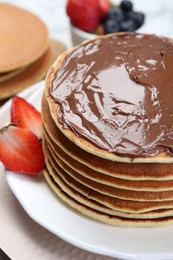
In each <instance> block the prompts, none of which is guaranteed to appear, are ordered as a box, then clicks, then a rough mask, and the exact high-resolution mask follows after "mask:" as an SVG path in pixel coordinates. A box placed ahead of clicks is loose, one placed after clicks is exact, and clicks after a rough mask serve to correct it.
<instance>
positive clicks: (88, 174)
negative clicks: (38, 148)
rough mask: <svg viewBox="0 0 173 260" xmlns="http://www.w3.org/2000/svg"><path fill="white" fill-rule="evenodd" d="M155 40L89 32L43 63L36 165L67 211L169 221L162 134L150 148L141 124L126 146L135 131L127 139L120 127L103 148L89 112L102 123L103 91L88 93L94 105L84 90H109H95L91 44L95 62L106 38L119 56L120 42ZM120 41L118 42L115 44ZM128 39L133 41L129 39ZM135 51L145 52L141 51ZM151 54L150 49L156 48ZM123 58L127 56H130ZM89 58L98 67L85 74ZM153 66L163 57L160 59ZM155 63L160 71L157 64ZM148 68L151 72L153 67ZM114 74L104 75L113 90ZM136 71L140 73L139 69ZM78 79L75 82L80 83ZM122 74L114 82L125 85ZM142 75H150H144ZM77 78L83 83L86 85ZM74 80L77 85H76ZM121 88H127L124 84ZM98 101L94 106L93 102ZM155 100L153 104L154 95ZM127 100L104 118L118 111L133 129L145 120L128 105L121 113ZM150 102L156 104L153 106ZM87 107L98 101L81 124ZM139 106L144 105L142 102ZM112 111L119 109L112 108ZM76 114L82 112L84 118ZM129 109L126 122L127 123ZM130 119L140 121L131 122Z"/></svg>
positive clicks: (133, 222)
mask: <svg viewBox="0 0 173 260" xmlns="http://www.w3.org/2000/svg"><path fill="white" fill-rule="evenodd" d="M153 37H154V38H153ZM134 39H135V40H134ZM136 39H137V40H136ZM153 39H154V40H153ZM158 39H159V41H160V38H157V37H155V36H146V35H139V34H133V33H132V34H131V33H127V34H126V33H124V34H117V35H110V36H104V37H100V38H96V39H93V40H90V41H87V42H85V43H84V44H83V45H81V46H78V47H75V48H73V49H71V50H68V51H67V52H64V53H62V54H61V55H60V56H59V57H58V58H57V60H56V61H55V63H54V64H53V66H52V67H51V68H50V70H49V73H48V75H47V79H46V86H45V92H44V95H43V99H42V119H43V150H44V154H45V160H46V169H45V170H44V176H45V178H46V180H47V182H48V184H49V185H50V187H51V188H52V189H53V190H54V191H55V193H56V194H57V195H58V197H59V198H60V199H62V200H63V201H64V202H65V203H67V204H68V205H69V206H71V207H72V208H73V209H75V210H77V211H79V212H81V213H83V214H85V215H87V216H89V217H91V218H93V219H96V220H99V221H102V222H105V223H108V224H113V225H120V226H155V225H163V224H167V223H171V222H172V221H173V164H172V162H173V156H172V154H171V151H172V150H171V148H170V147H169V145H168V143H167V142H166V137H164V138H165V139H164V138H163V137H162V138H161V139H160V141H159V142H158V144H157V146H156V144H155V145H153V141H152V142H151V145H150V146H149V145H148V146H147V145H146V139H147V138H148V137H147V132H146V136H144V134H145V131H144V127H143V128H142V129H143V132H142V136H144V138H143V139H140V142H139V143H137V144H136V143H135V141H134V143H135V145H133V146H132V141H131V143H130V141H129V140H132V138H133V135H135V134H136V133H135V134H134V133H133V132H131V133H130V137H129V133H128V134H127V132H123V137H124V135H125V134H126V139H125V138H124V139H122V140H123V141H122V142H124V143H123V145H119V144H117V145H115V146H114V147H113V148H110V149H107V148H105V147H106V145H107V144H105V143H106V141H105V140H106V138H107V132H108V130H107V132H105V131H103V132H102V133H101V136H102V140H103V136H104V137H105V139H104V141H105V142H104V143H103V145H102V143H101V142H100V143H99V141H98V139H97V138H98V136H100V132H101V129H100V132H99V131H98V130H99V129H97V131H96V132H97V133H98V135H96V134H95V132H94V130H95V128H96V126H97V125H96V124H95V122H96V120H95V117H94V116H93V114H94V115H95V116H96V115H98V113H99V112H100V111H101V112H100V114H101V115H102V116H101V117H100V118H101V119H100V121H99V122H103V121H102V119H103V117H105V115H107V114H108V113H109V111H106V112H105V111H103V109H104V102H105V104H107V103H106V102H107V96H106V95H107V94H106V95H105V99H100V100H98V99H95V104H91V103H92V102H91V100H92V97H91V96H90V95H89V92H88V91H89V87H90V88H91V87H92V88H94V91H95V93H96V94H95V93H94V94H93V95H94V97H98V96H97V93H98V92H99V91H101V94H102V95H101V96H102V97H103V95H104V94H105V93H108V95H110V96H111V97H112V95H113V94H112V89H111V88H110V92H109V89H108V90H107V88H105V89H103V88H102V90H100V86H101V84H102V78H101V76H99V75H101V74H99V73H100V71H103V68H102V70H101V69H100V67H101V65H100V64H98V62H97V61H98V60H97V56H96V55H97V54H96V53H97V52H98V49H99V52H98V53H99V54H98V57H99V60H100V62H103V56H104V59H105V57H106V55H104V54H105V53H104V51H105V50H104V49H103V48H104V45H105V46H106V47H108V46H107V44H108V43H107V42H109V44H114V45H116V44H117V46H120V48H121V50H122V48H124V49H123V51H122V53H123V54H122V55H124V53H125V55H127V54H126V49H125V47H124V46H125V45H126V44H127V42H128V44H127V46H128V48H129V42H130V44H131V46H132V48H135V51H136V48H138V46H141V45H142V44H143V42H145V41H146V46H149V48H151V46H152V44H153V46H154V45H155V42H156V43H158V42H157V40H158ZM138 40H139V42H138ZM148 40H149V41H150V40H151V41H152V44H148ZM162 40H163V41H166V42H167V39H161V41H162ZM120 41H121V44H119V42H120ZM122 41H123V42H122ZM136 41H137V43H138V44H136ZM117 42H118V43H117ZM123 44H124V45H123ZM140 44H141V45H140ZM164 44H165V42H164ZM171 44H172V43H170V46H171V47H172V48H171V55H172V51H173V46H172V45H171ZM156 45H158V44H156ZM168 45H169V44H168ZM100 46H101V47H100ZM112 46H113V45H112ZM170 46H169V47H170ZM117 48H119V47H117ZM142 48H143V47H142ZM146 48H148V47H146ZM106 49H108V48H106ZM112 49H113V48H112ZM151 49H152V53H154V49H153V47H152V48H151ZM161 49H162V50H163V49H164V48H162V46H161ZM150 51H151V50H150ZM164 51H165V53H167V47H165V49H164ZM109 52H110V53H111V54H110V57H111V56H113V55H114V54H113V51H112V50H111V49H110V48H109ZM119 53H120V49H118V51H117V56H115V57H118V58H117V60H118V62H119V60H120V56H119V55H118V54H119ZM143 53H145V54H147V55H148V52H147V51H146V49H145V52H143ZM143 53H142V54H141V50H139V53H138V54H135V55H137V56H138V57H137V58H139V59H140V58H141V57H142V58H141V60H142V64H144V57H143ZM156 53H157V54H158V51H157V52H156ZM90 55H91V60H89V61H88V59H89V58H88V56H90ZM153 55H155V54H153ZM122 57H123V58H122ZM122 57H121V65H122V60H123V62H124V60H125V58H124V57H125V56H122ZM130 57H132V55H131V56H130ZM135 57H136V56H135ZM166 58H167V56H166V55H165V58H164V61H165V60H166ZM128 59H129V58H128ZM155 59H156V57H155ZM93 61H96V63H95V64H97V66H98V67H97V69H96V67H95V68H94V66H95V65H94V66H93V67H92V68H94V69H93V70H92V69H90V68H91V67H90V68H89V70H87V72H86V68H88V67H87V66H88V64H94V63H93ZM90 62H91V63H90ZM109 62H110V60H109V61H108V59H107V60H106V62H104V64H107V63H109ZM112 62H114V60H113V61H112V60H111V62H110V63H111V65H112ZM147 62H148V63H147V64H149V66H148V67H149V68H151V67H152V66H156V65H157V64H156V62H155V60H154V57H153V59H152V60H151V59H147ZM116 64H119V63H116ZM124 64H125V62H124ZM126 64H127V63H126ZM160 64H163V63H162V62H161V63H160ZM165 64H166V65H165V66H163V68H164V69H165V68H166V66H167V63H166V62H165ZM128 65H129V63H128ZM104 66H107V65H104ZM146 66H147V65H146ZM139 67H140V66H139ZM157 67H158V68H159V69H160V67H159V66H157ZM81 68H82V69H81ZM104 68H105V67H104ZM106 68H107V69H108V70H111V68H112V67H111V66H110V64H109V65H108V67H106ZM117 68H118V66H116V67H115V68H114V69H115V70H116V69H117ZM121 68H122V66H121ZM131 68H132V69H131V70H128V72H129V75H130V73H131V72H134V70H133V68H134V67H133V66H132V67H131ZM140 68H141V67H140ZM143 68H144V67H143ZM80 69H81V70H80ZM84 70H85V72H86V74H85V72H84ZM146 70H147V69H146ZM146 70H143V71H146ZM76 71H77V72H76ZM96 71H97V72H98V71H99V73H97V74H96ZM104 71H106V73H107V70H106V69H105V70H104ZM143 71H142V73H143ZM152 71H155V70H154V69H153V67H152ZM78 72H79V73H78ZM120 72H121V71H119V72H118V73H119V74H121V73H120ZM94 73H95V75H94V80H93V81H92V83H91V81H90V80H86V79H87V76H88V75H90V76H91V75H93V74H94ZM123 73H124V68H123ZM151 73H152V72H151V71H150V74H149V76H146V75H147V74H146V75H145V80H146V77H147V79H148V78H149V77H150V76H151ZM126 74H128V73H127V72H125V74H123V75H124V78H126V76H127V75H126ZM115 75H116V76H115V78H114V79H113V78H109V79H108V78H107V79H106V81H108V82H109V86H111V81H112V80H114V81H115V88H116V86H117V84H116V83H117V82H118V80H117V82H116V77H118V76H117V74H116V73H115ZM142 75H143V74H142ZM152 75H153V74H152ZM121 76H122V75H121ZM138 76H140V75H139V71H138ZM99 77H100V78H99ZM143 77H144V76H143ZM81 78H82V81H80V80H81ZM96 78H97V79H98V78H99V80H100V81H99V82H100V86H99V90H98V85H96V81H95V79H96ZM89 79H90V77H89ZM126 79H127V81H126V82H125V81H124V82H123V78H122V84H124V85H125V84H126V83H127V82H130V83H128V84H129V85H130V84H132V83H131V79H130V78H129V77H128V78H126ZM139 79H140V77H139ZM139 79H138V82H139ZM149 80H151V79H150V78H149ZM152 80H153V78H152ZM103 81H104V83H105V79H103ZM159 81H161V79H159ZM84 82H85V84H86V85H87V87H86V88H85V84H84ZM88 82H90V83H89V84H88ZM141 82H142V80H141ZM81 84H84V85H83V87H82V88H81ZM94 84H95V85H94ZM137 84H139V83H137ZM147 84H148V83H147ZM88 86H89V87H88ZM109 86H108V87H109ZM136 86H137V87H139V85H135V86H133V87H136ZM141 86H142V89H143V87H146V81H145V84H144V85H142V84H141ZM155 87H156V86H155ZM164 87H165V86H164ZM76 89H77V91H76ZM79 89H80V91H79ZM154 89H155V88H154ZM131 90H132V89H131V88H130V91H131ZM150 90H151V87H150V88H149V91H150ZM75 91H76V92H75ZM126 91H127V92H128V87H127V86H126ZM136 91H137V90H135V92H134V93H133V94H132V95H134V96H135V95H136V94H135V93H136ZM119 92H120V90H119ZM119 92H118V93H119ZM158 92H159V91H158ZM74 93H75V94H74ZM86 93H87V95H88V97H89V98H90V102H88V100H87V102H86V100H85V98H86V96H85V94H86ZM110 93H111V94H110ZM144 93H145V100H144V101H146V91H145V92H144ZM155 93H156V92H155ZM73 94H74V95H73ZM125 94H126V93H125V92H124V95H125ZM72 95H73V96H72ZM120 96H121V95H120ZM120 96H119V97H118V98H117V97H116V101H115V104H114V105H117V104H119V106H120V103H122V100H121V101H120ZM151 98H153V95H152V96H151ZM157 98H158V96H157V97H156V95H155V96H154V99H153V100H154V101H156V99H157ZM82 100H83V101H84V102H83V101H82ZM105 100H106V101H105ZM117 100H118V101H117ZM101 101H102V106H101V105H100V104H101V103H100V102H101ZM157 101H158V102H159V98H158V100H157ZM168 101H169V100H168ZM70 102H72V103H70ZM82 102H83V103H82ZM128 102H129V101H128ZM128 102H127V100H126V102H125V107H124V103H123V109H124V110H123V114H122V113H121V115H120V117H118V116H117V114H116V117H112V118H111V119H110V118H109V120H117V118H119V120H122V115H123V120H124V116H125V117H126V119H128V120H130V121H128V122H131V124H130V127H132V125H133V122H135V124H134V125H135V127H137V126H138V129H139V128H140V127H141V124H142V123H143V122H144V123H146V118H145V121H144V119H143V118H144V117H145V116H144V113H143V114H142V116H141V115H140V112H139V113H138V114H137V115H136V114H134V109H133V112H131V114H130V116H129V113H130V112H129V111H131V110H128V109H131V105H132V103H130V105H129V103H128ZM135 102H136V101H135ZM148 102H150V101H148ZM158 102H157V104H156V105H158ZM168 103H169V102H168ZM98 104H99V105H98ZM160 104H161V105H160V107H159V108H160V109H161V108H162V103H161V102H160ZM80 105H81V106H80ZM92 105H94V106H95V105H96V106H97V108H98V107H99V108H102V109H98V110H100V111H99V112H98V110H97V113H96V112H94V113H93V114H92V115H91V113H89V114H90V117H91V116H92V118H94V120H92V119H89V117H88V118H87V120H88V121H86V122H88V123H87V124H85V119H86V117H87V114H86V113H87V112H86V111H88V110H87V109H89V108H88V106H89V107H90V108H91V107H92ZM128 105H129V106H128ZM145 105H146V104H143V107H142V109H145ZM147 105H150V104H149V103H147ZM121 108H122V107H121ZM133 108H134V107H133ZM92 109H93V107H92ZM150 109H151V108H150ZM127 110H128V112H127ZM93 111H94V110H92V112H93ZM117 111H120V108H119V109H118V110H117ZM138 111H139V107H138ZM142 111H143V110H142ZM146 111H147V108H146ZM146 111H145V112H146ZM154 111H155V110H154ZM90 112H91V111H90ZM117 113H118V112H117ZM125 113H126V115H125ZM159 113H160V110H159ZM82 114H84V116H83V115H82ZM103 114H104V116H103ZM132 114H133V120H134V121H132ZM156 114H157V113H156ZM113 116H114V115H113ZM79 118H80V119H79ZM139 118H140V120H139ZM148 118H149V116H148V115H147V119H148ZM157 118H158V117H157ZM142 120H143V121H142ZM148 120H149V119H148ZM93 122H94V123H93ZM107 122H108V121H107ZM111 122H112V121H111ZM117 122H119V121H117ZM123 122H124V121H123ZM137 122H140V123H139V124H138V125H137ZM141 122H142V123H141ZM154 122H155V121H153V118H152V124H151V126H149V125H147V127H148V128H147V131H150V128H151V131H153V128H152V127H153V124H154ZM97 123H98V121H97ZM144 123H143V124H144ZM93 124H94V127H93ZM147 124H148V121H147ZM157 124H159V120H158V121H157ZM99 126H100V125H99ZM143 126H144V125H143ZM104 127H105V126H104ZM128 127H129V125H127V124H126V128H125V127H122V126H121V125H120V124H119V128H118V129H117V128H116V129H113V131H115V130H116V131H117V130H118V131H120V130H121V131H125V129H127V128H128ZM165 127H166V126H165V125H164V129H165ZM159 128H162V126H159ZM111 129H112V128H111ZM135 129H136V128H135ZM131 130H132V128H131ZM87 131H89V132H87ZM154 131H155V130H154ZM93 132H94V134H93ZM86 133H87V134H86ZM88 133H89V134H88ZM118 133H119V132H118ZM152 133H153V132H152ZM156 133H157V131H156ZM112 134H113V133H112ZM137 134H138V135H140V134H141V132H140V131H137ZM93 136H94V138H95V139H96V140H97V142H95V139H94V138H93ZM158 136H159V135H157V138H156V139H157V140H158ZM169 136H170V135H169ZM109 137H110V136H109ZM127 138H129V139H128V141H129V142H127ZM130 138H131V139H130ZM150 138H151V136H150V137H149V138H148V139H147V141H150ZM134 139H135V140H136V139H138V138H137V136H135V138H134ZM163 139H164V142H163V144H162V143H161V142H162V141H163ZM109 140H110V139H109ZM124 140H125V141H124ZM141 140H142V141H143V146H142V145H141V142H142V141H141ZM157 140H156V141H157ZM170 140H171V138H170ZM114 141H115V139H112V143H114ZM156 141H155V143H156ZM137 142H138V140H137ZM170 142H171V141H170ZM129 143H130V145H129ZM165 144H166V145H165ZM124 147H125V148H124ZM139 147H140V149H139ZM141 147H142V148H141ZM143 147H144V148H143ZM147 147H149V148H147ZM156 147H157V148H156ZM111 149H112V150H111ZM147 149H148V150H147ZM164 149H165V150H164Z"/></svg>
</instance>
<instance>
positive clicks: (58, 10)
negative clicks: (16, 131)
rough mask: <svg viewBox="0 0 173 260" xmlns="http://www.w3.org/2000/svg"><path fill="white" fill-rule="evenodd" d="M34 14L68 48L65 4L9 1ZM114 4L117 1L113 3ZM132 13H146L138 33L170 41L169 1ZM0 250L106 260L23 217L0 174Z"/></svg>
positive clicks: (146, 2)
mask: <svg viewBox="0 0 173 260" xmlns="http://www.w3.org/2000/svg"><path fill="white" fill-rule="evenodd" d="M0 2H8V3H13V4H16V5H18V6H21V7H24V8H26V9H28V10H30V11H32V12H34V13H35V14H37V15H38V16H39V17H40V18H41V19H42V20H43V21H44V22H45V24H46V25H47V27H48V30H49V34H50V37H51V38H54V39H57V40H60V41H62V42H63V43H64V44H65V45H66V46H67V48H69V47H71V46H72V43H71V37H70V31H69V20H68V18H67V16H66V13H65V4H66V1H65V0H49V1H48V0H11V1H10V0H9V1H5V0H4V1H1V0H0ZM117 2H118V1H117ZM133 2H134V5H135V9H136V10H139V11H144V12H145V13H146V23H145V25H144V26H143V27H142V29H141V31H142V32H145V33H155V34H158V35H164V36H168V37H173V26H172V20H173V1H172V0H157V1H151V0H135V1H133ZM0 246H1V247H3V248H4V249H5V251H7V252H8V253H9V254H10V256H11V257H12V259H14V260H30V259H32V260H73V259H75V260H85V259H86V260H109V259H112V258H110V257H106V256H100V255H97V254H93V253H90V252H86V251H84V250H81V249H78V248H76V247H74V246H72V245H69V244H68V243H66V242H64V241H63V240H61V239H60V238H58V237H56V236H55V235H53V234H51V233H50V232H48V231H47V230H45V229H44V228H42V227H41V226H39V225H38V224H37V223H35V222H34V221H33V220H32V219H30V217H29V216H28V215H27V214H26V212H25V211H24V210H23V208H22V207H21V206H20V204H19V203H18V201H17V200H16V198H15V197H14V195H13V194H12V192H11V191H10V189H9V187H8V185H7V183H6V181H5V177H4V174H3V173H1V172H0Z"/></svg>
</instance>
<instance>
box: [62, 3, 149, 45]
mask: <svg viewBox="0 0 173 260" xmlns="http://www.w3.org/2000/svg"><path fill="white" fill-rule="evenodd" d="M66 13H67V15H68V17H69V19H70V30H71V38H72V43H73V45H78V44H81V43H82V42H83V41H85V40H88V39H91V38H93V37H94V36H98V35H105V34H110V33H116V32H134V31H138V30H139V29H140V28H141V27H142V25H143V24H144V22H145V14H144V13H143V12H140V11H137V10H135V8H134V6H133V2H132V1H130V0H122V1H121V2H119V3H118V4H116V2H115V1H114V2H113V1H109V0H83V1H79V0H68V1H67V5H66Z"/></svg>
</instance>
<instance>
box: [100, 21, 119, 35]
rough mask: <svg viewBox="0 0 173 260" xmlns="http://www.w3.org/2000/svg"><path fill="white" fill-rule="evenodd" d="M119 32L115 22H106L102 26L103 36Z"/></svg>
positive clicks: (117, 24)
mask: <svg viewBox="0 0 173 260" xmlns="http://www.w3.org/2000/svg"><path fill="white" fill-rule="evenodd" d="M119 31H120V25H119V23H118V22H117V21H116V20H107V21H106V22H105V24H104V32H105V34H109V33H115V32H119Z"/></svg>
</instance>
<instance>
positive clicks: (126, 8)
mask: <svg viewBox="0 0 173 260" xmlns="http://www.w3.org/2000/svg"><path fill="white" fill-rule="evenodd" d="M120 7H121V9H122V10H123V11H124V12H129V11H132V9H133V4H132V2H131V1H129V0H123V1H122V2H121V4H120Z"/></svg>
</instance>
